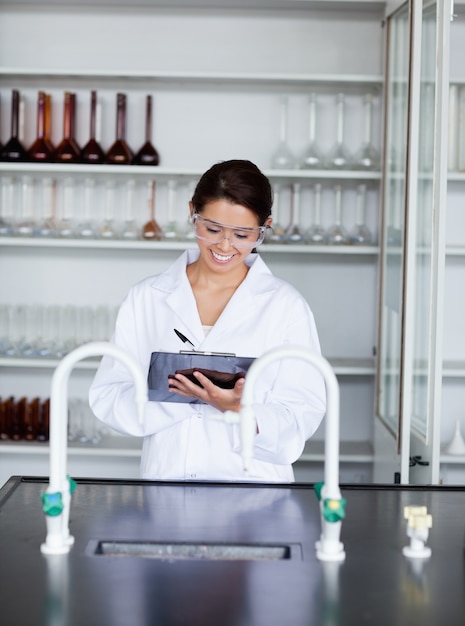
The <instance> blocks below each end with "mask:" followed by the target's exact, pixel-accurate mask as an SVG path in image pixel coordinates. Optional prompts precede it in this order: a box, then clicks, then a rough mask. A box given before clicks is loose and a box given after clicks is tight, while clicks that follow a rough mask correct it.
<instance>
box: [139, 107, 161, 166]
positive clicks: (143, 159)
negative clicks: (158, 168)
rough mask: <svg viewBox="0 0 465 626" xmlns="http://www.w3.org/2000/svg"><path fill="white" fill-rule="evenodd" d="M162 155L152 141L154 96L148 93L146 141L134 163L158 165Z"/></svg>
mask: <svg viewBox="0 0 465 626" xmlns="http://www.w3.org/2000/svg"><path fill="white" fill-rule="evenodd" d="M159 163H160V155H159V154H158V152H157V150H156V148H155V146H154V145H153V143H152V96H150V95H148V96H147V98H146V104H145V143H144V145H143V146H142V147H141V148H140V150H139V151H138V152H137V153H136V155H135V157H134V160H133V164H134V165H158V164H159Z"/></svg>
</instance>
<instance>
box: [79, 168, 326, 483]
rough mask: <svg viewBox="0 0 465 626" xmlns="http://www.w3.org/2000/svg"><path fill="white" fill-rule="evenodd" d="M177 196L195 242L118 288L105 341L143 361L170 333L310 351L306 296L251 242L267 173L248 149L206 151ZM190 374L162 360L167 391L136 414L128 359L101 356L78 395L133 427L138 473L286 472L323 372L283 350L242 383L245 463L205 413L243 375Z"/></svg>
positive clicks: (226, 476)
mask: <svg viewBox="0 0 465 626" xmlns="http://www.w3.org/2000/svg"><path fill="white" fill-rule="evenodd" d="M189 205H190V214H191V219H192V224H193V229H194V232H195V235H196V238H197V245H198V250H188V251H186V252H184V253H183V254H182V255H181V256H180V257H179V258H178V260H177V261H175V263H174V264H173V265H172V266H171V267H169V268H168V269H167V270H166V271H165V272H163V273H161V274H159V275H157V276H152V277H150V278H146V279H145V280H142V281H141V282H140V283H138V284H136V285H135V286H134V287H133V288H132V289H131V290H130V292H129V294H128V296H127V297H126V299H125V301H124V302H123V304H122V306H121V308H120V311H119V313H118V317H117V321H116V328H115V332H114V336H113V338H112V341H113V342H114V343H116V344H117V345H119V346H121V347H122V348H124V349H125V350H127V351H128V352H130V353H131V354H133V355H134V357H135V358H136V359H137V361H138V362H139V363H140V365H141V367H142V369H143V371H148V370H149V367H150V363H151V356H152V353H161V352H163V353H178V352H179V350H180V349H183V348H184V349H185V348H186V346H185V345H184V344H183V343H182V342H181V340H180V338H179V333H180V334H181V335H182V336H183V337H184V338H187V339H188V340H189V343H190V344H192V346H193V347H194V348H195V350H198V351H209V352H227V353H235V354H237V355H238V356H244V357H247V356H248V357H259V356H260V355H261V354H263V353H265V352H267V351H268V350H269V349H271V348H273V347H276V346H280V345H283V344H298V345H303V346H307V347H308V348H310V349H311V350H312V351H314V352H315V353H320V346H319V341H318V335H317V331H316V327H315V322H314V319H313V315H312V312H311V311H310V309H309V306H308V304H307V303H306V302H305V300H304V299H303V297H302V296H301V295H300V294H299V293H298V292H297V291H296V289H294V288H293V287H292V286H291V285H289V284H288V283H286V282H284V281H282V280H280V279H278V278H275V277H274V276H273V275H272V274H271V272H270V270H269V269H268V268H267V266H266V265H265V263H264V262H263V261H262V259H261V258H260V256H259V255H258V254H257V253H256V248H257V247H258V246H259V245H260V244H261V243H262V241H263V238H264V235H265V230H266V228H269V227H270V226H271V205H272V190H271V186H270V183H269V180H268V179H267V177H266V176H264V175H263V174H262V173H261V172H260V170H259V169H258V168H257V167H256V166H255V165H254V164H253V163H251V162H250V161H243V160H232V161H225V162H221V163H217V164H216V165H214V166H213V167H211V168H210V169H209V170H208V171H207V172H206V173H205V174H204V175H203V176H202V177H201V179H200V181H199V183H198V185H197V187H196V189H195V192H194V195H193V198H192V201H191V202H190V203H189ZM175 329H176V331H177V332H176V331H175ZM187 347H191V346H187ZM168 375H170V376H168ZM194 376H195V378H196V379H197V381H198V383H200V384H196V383H195V382H193V381H192V380H191V379H190V378H189V377H187V376H184V375H183V374H175V373H174V372H167V375H166V389H167V390H168V389H169V391H170V392H171V393H172V394H176V397H177V398H179V402H172V401H171V402H165V401H162V402H149V403H148V405H147V407H146V410H145V419H144V423H143V424H142V425H141V424H139V423H138V420H137V417H136V411H135V405H134V400H133V395H134V393H133V383H132V380H131V377H130V375H129V373H128V371H127V370H126V368H125V367H124V366H123V365H122V364H120V363H119V362H116V361H114V360H113V359H111V358H109V357H104V358H103V359H102V362H101V365H100V367H99V370H98V372H97V374H96V376H95V379H94V382H93V384H92V387H91V390H90V405H91V407H92V409H93V411H94V413H95V415H96V416H97V417H98V418H99V419H100V420H102V421H103V422H105V423H106V424H108V425H109V426H111V427H112V428H114V429H115V430H117V431H119V432H121V433H125V434H129V435H134V436H141V437H144V445H143V452H142V462H141V476H142V477H143V478H147V479H154V480H159V479H173V480H238V481H241V480H255V481H270V482H292V481H293V480H294V474H293V470H292V463H293V462H294V461H296V460H297V459H298V458H299V456H300V455H301V453H302V450H303V447H304V445H305V441H306V440H307V439H308V438H309V437H311V436H312V435H313V433H314V432H315V430H316V429H317V428H318V425H319V424H320V422H321V420H322V418H323V415H324V413H325V408H326V395H325V386H324V381H323V379H322V377H321V376H320V375H319V374H318V373H317V371H316V370H315V368H313V366H311V365H310V364H307V363H303V362H300V361H296V362H292V361H289V360H285V361H282V362H280V363H275V364H272V365H270V366H269V367H268V368H267V369H266V370H265V371H264V372H263V373H262V375H261V377H260V378H259V380H258V382H257V385H256V388H255V390H254V393H255V397H254V400H255V404H254V409H255V415H256V419H257V435H256V438H255V444H254V458H253V461H252V464H251V466H250V468H249V471H248V473H247V475H245V474H244V471H243V466H242V458H241V455H240V452H241V447H240V437H239V429H238V426H237V425H231V424H225V423H224V422H222V421H218V420H216V419H211V417H215V416H216V417H218V413H219V412H223V411H226V410H238V409H239V407H240V401H241V394H242V389H243V385H244V379H243V378H239V380H237V381H236V382H235V385H234V387H233V388H232V389H224V388H222V387H220V386H217V385H216V384H214V383H213V382H212V381H211V380H210V379H209V378H207V377H206V376H205V375H203V374H202V373H201V372H195V374H194Z"/></svg>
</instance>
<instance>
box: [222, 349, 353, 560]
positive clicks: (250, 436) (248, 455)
mask: <svg viewBox="0 0 465 626" xmlns="http://www.w3.org/2000/svg"><path fill="white" fill-rule="evenodd" d="M285 358H297V359H301V360H304V361H308V362H309V363H311V364H312V365H314V366H315V367H316V368H317V369H318V370H319V371H320V372H321V374H322V376H323V378H324V380H325V383H326V392H327V407H326V424H325V467H324V483H323V485H322V488H321V493H320V494H319V498H320V512H321V523H322V534H321V538H320V541H319V542H317V546H316V547H317V557H318V559H320V560H322V561H342V560H343V559H344V558H345V552H344V546H343V544H342V543H341V542H340V541H339V536H340V529H341V521H340V519H341V516H339V515H338V511H341V510H342V511H343V507H344V505H345V500H343V499H342V498H341V492H340V490H339V384H338V382H337V378H336V375H335V374H334V371H333V369H332V367H331V365H330V364H329V362H328V361H327V360H326V359H325V358H324V357H322V356H320V355H318V354H314V353H313V352H311V351H310V350H309V349H308V348H304V347H303V346H280V347H277V348H273V349H271V350H269V351H268V352H266V353H265V354H264V355H263V356H261V357H260V358H258V359H257V360H255V361H254V362H253V363H252V365H251V366H250V368H249V370H248V372H247V376H246V377H245V383H244V389H243V392H242V401H241V402H242V406H241V409H240V425H241V445H242V457H243V459H244V470H245V471H247V470H248V467H249V463H250V460H251V459H252V457H253V446H254V440H255V435H256V429H257V424H256V420H255V414H254V410H253V391H254V388H255V384H256V381H257V378H258V377H259V375H260V374H261V372H262V370H263V369H265V367H267V366H268V365H270V363H273V362H274V361H279V360H281V359H285ZM225 419H226V420H227V421H230V422H233V421H234V419H233V416H232V415H229V416H226V417H225ZM236 421H237V420H236ZM328 509H329V510H328ZM331 510H332V511H333V513H332V512H331ZM342 517H343V514H342ZM335 518H337V519H335ZM332 520H335V521H332Z"/></svg>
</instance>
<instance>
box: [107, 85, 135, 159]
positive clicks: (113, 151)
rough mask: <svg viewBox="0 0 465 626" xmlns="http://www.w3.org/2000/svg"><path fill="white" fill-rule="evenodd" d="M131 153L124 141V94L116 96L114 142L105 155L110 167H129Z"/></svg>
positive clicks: (131, 157)
mask: <svg viewBox="0 0 465 626" xmlns="http://www.w3.org/2000/svg"><path fill="white" fill-rule="evenodd" d="M132 159H133V153H132V150H131V148H130V147H129V145H128V143H127V141H126V94H124V93H118V94H116V140H115V142H114V143H113V144H112V145H111V147H110V149H109V150H108V152H107V153H106V162H107V163H109V164H111V165H130V164H131V163H132Z"/></svg>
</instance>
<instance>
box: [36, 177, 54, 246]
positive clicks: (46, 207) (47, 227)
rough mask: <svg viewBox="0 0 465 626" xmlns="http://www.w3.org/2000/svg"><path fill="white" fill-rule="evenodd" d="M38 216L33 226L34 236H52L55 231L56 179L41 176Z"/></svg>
mask: <svg viewBox="0 0 465 626" xmlns="http://www.w3.org/2000/svg"><path fill="white" fill-rule="evenodd" d="M41 188H42V189H41V194H40V205H39V206H40V216H39V219H38V221H37V224H36V225H35V226H34V235H35V236H36V237H54V236H55V235H56V233H57V221H56V181H54V180H53V179H51V178H48V177H47V178H43V179H42V181H41Z"/></svg>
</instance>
